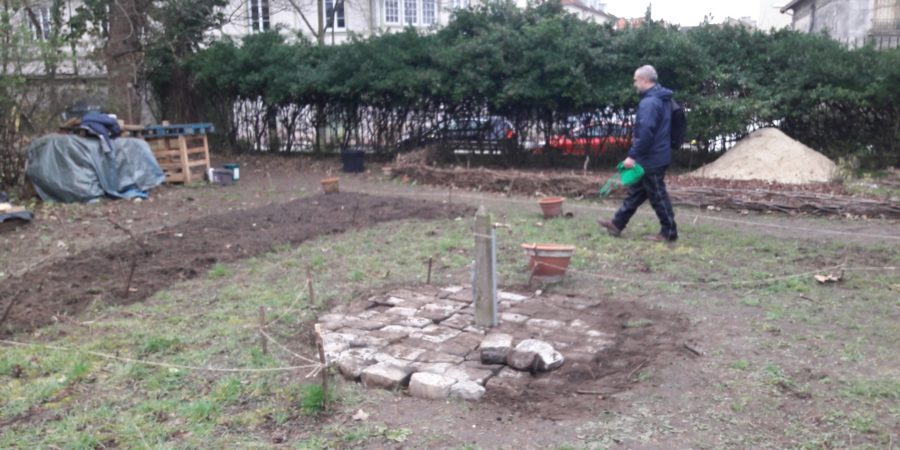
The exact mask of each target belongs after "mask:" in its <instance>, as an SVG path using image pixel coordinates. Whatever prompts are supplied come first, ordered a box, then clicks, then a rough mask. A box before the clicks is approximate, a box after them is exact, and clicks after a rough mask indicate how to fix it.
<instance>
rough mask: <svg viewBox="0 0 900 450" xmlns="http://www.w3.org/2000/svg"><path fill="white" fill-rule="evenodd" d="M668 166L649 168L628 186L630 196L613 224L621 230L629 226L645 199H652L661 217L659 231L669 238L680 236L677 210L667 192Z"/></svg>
mask: <svg viewBox="0 0 900 450" xmlns="http://www.w3.org/2000/svg"><path fill="white" fill-rule="evenodd" d="M667 168H668V166H665V167H660V168H658V169H649V170H646V171H645V172H644V176H643V177H642V178H641V181H639V182H638V183H636V184H633V185H631V186H628V197H626V198H625V201H624V202H622V206H621V207H619V210H618V211H616V215H615V217H613V224H614V225H615V226H616V227H618V228H619V229H620V230H624V229H625V227H626V226H628V221H629V220H631V216H633V215H634V213H635V211H637V209H638V207H639V206H641V204H643V203H644V201H645V200H650V205H651V206H653V210H654V211H656V217H658V218H659V225H660V227H661V228H660V230H659V233H660V234H661V235H663V236H664V237H666V238H667V239H669V240H674V239H677V238H678V229H677V228H676V226H675V211H673V210H672V202H671V201H670V200H669V193H668V192H666V182H665V180H664V178H665V177H666V169H667Z"/></svg>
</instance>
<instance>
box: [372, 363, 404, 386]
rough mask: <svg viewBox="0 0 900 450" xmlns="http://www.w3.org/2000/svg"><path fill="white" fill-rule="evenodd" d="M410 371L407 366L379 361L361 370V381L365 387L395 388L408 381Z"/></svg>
mask: <svg viewBox="0 0 900 450" xmlns="http://www.w3.org/2000/svg"><path fill="white" fill-rule="evenodd" d="M409 377H410V372H409V369H408V368H405V367H397V366H395V365H393V364H390V363H386V362H380V363H378V364H375V365H372V366H369V367H366V368H365V369H363V371H362V375H361V378H362V382H363V385H364V386H366V387H377V388H384V389H389V390H396V389H400V388H402V387H404V386H406V385H407V384H408V383H409Z"/></svg>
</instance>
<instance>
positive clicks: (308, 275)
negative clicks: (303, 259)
mask: <svg viewBox="0 0 900 450" xmlns="http://www.w3.org/2000/svg"><path fill="white" fill-rule="evenodd" d="M306 288H307V289H309V304H310V305H315V304H316V291H315V290H314V289H313V281H312V267H309V266H307V267H306Z"/></svg>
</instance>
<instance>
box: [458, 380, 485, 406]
mask: <svg viewBox="0 0 900 450" xmlns="http://www.w3.org/2000/svg"><path fill="white" fill-rule="evenodd" d="M484 393H485V389H484V387H483V386H481V385H480V384H478V383H475V382H474V381H459V382H457V383H456V384H454V385H453V386H450V398H459V399H463V400H470V401H478V400H481V397H484Z"/></svg>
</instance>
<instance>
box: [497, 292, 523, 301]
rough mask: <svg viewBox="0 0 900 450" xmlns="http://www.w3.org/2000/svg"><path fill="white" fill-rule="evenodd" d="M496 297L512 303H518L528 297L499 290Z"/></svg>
mask: <svg viewBox="0 0 900 450" xmlns="http://www.w3.org/2000/svg"><path fill="white" fill-rule="evenodd" d="M497 297H498V298H499V299H500V300H506V301H509V302H513V303H520V302H524V301H525V300H528V297H526V296H524V295H519V294H515V293H513V292H506V291H500V292H498V293H497Z"/></svg>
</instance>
